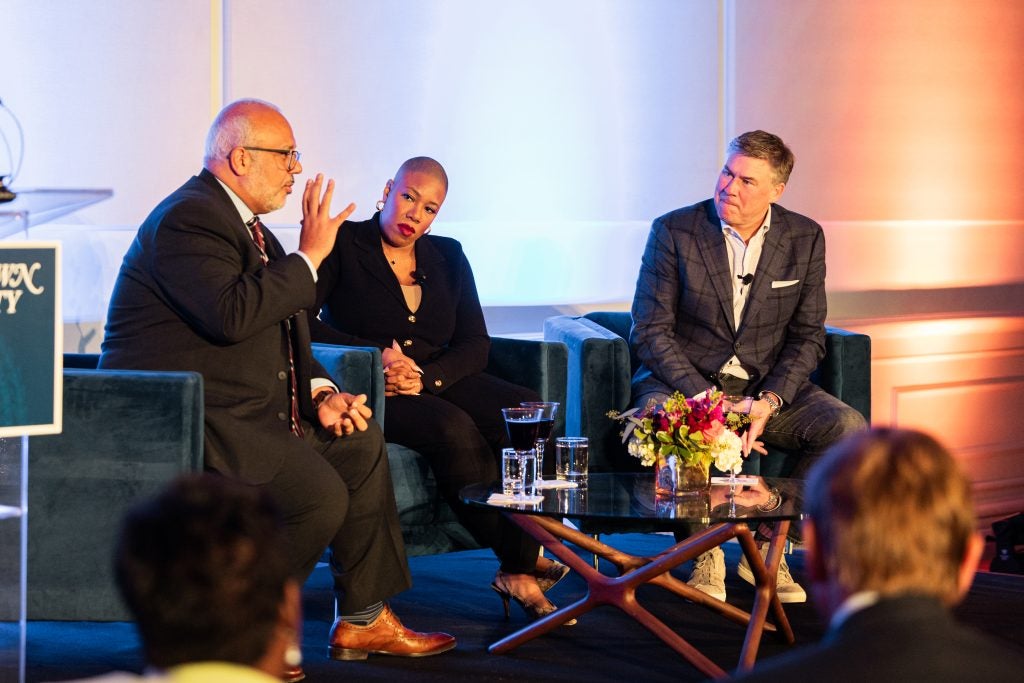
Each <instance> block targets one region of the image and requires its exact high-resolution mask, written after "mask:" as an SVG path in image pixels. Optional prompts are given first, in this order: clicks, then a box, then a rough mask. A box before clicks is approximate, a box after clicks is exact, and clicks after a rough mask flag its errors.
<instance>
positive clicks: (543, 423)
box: [519, 401, 559, 479]
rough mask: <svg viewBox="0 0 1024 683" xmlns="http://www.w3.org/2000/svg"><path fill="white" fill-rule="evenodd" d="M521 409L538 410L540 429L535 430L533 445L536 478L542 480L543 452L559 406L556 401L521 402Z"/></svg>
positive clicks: (553, 426)
mask: <svg viewBox="0 0 1024 683" xmlns="http://www.w3.org/2000/svg"><path fill="white" fill-rule="evenodd" d="M519 405H520V406H522V407H523V408H540V411H541V413H540V429H538V430H537V440H536V442H534V445H535V446H536V448H537V477H538V478H540V479H543V478H544V450H545V446H546V445H547V442H548V440H549V439H550V438H551V432H552V431H553V430H554V428H555V416H556V415H558V406H559V404H558V403H557V402H556V401H523V402H522V403H520V404H519Z"/></svg>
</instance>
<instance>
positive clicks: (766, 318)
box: [630, 199, 826, 403]
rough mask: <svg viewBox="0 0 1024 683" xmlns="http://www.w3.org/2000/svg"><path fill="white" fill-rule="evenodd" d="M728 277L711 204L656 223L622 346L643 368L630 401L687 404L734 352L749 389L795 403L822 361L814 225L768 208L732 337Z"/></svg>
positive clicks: (820, 254)
mask: <svg viewBox="0 0 1024 683" xmlns="http://www.w3.org/2000/svg"><path fill="white" fill-rule="evenodd" d="M734 277H735V275H734V274H733V272H732V269H731V267H730V265H729V258H728V252H727V251H726V246H725V239H724V237H723V236H722V226H721V222H720V220H719V218H718V213H717V212H716V211H715V205H714V202H713V201H712V200H710V199H708V200H707V201H704V202H701V203H700V204H694V205H693V206H688V207H685V208H682V209H677V210H675V211H672V212H670V213H667V214H665V215H664V216H661V217H660V218H657V219H655V221H654V223H653V225H652V226H651V233H650V236H649V238H648V240H647V246H646V248H645V250H644V255H643V259H642V261H641V265H640V275H639V277H638V279H637V285H636V296H635V298H634V300H633V330H632V333H631V335H630V343H631V345H632V346H633V348H634V349H635V350H636V354H637V357H638V358H639V360H640V363H641V366H640V368H638V370H637V372H636V374H635V375H634V377H633V395H634V396H640V395H643V394H646V393H649V392H654V391H657V392H661V393H665V394H669V393H672V391H675V390H678V391H682V392H683V393H684V394H686V395H687V396H692V395H694V394H696V393H698V392H700V391H703V390H704V389H706V388H707V387H708V386H709V384H711V382H710V375H711V374H712V373H715V372H717V371H718V370H719V369H720V368H721V367H722V365H724V364H725V362H726V361H727V360H728V359H729V358H730V357H731V356H732V355H733V354H734V353H735V354H736V355H737V356H738V357H739V359H740V361H741V362H742V363H743V364H744V365H745V366H747V367H748V368H749V369H751V370H753V372H754V373H756V374H755V375H754V376H755V377H756V381H755V383H754V386H755V387H756V390H770V391H773V392H775V393H776V394H778V395H779V396H781V397H782V399H783V400H784V401H786V402H787V403H789V402H791V401H792V400H793V398H794V396H796V394H797V391H798V390H799V389H800V387H801V386H802V385H803V384H804V383H805V382H807V381H808V378H809V377H810V374H811V371H813V370H814V369H815V368H816V367H817V365H818V362H819V361H820V360H821V358H822V357H823V356H824V354H825V346H824V344H825V312H826V301H825V236H824V233H823V232H822V230H821V226H820V225H818V224H817V223H815V222H814V221H812V220H810V219H809V218H806V217H804V216H801V215H800V214H797V213H793V212H792V211H787V210H786V209H785V208H783V207H781V206H779V205H778V204H775V205H773V206H772V219H771V225H770V227H769V230H768V234H767V235H766V237H765V242H764V248H763V250H762V252H761V259H760V261H759V263H758V266H757V271H756V272H755V273H754V281H753V283H752V284H751V290H750V295H749V298H748V299H747V303H746V306H745V308H744V310H743V319H742V320H741V321H740V325H739V329H735V328H734V325H733V307H732V296H733V286H732V283H733V278H734ZM753 393H756V391H755V392H753Z"/></svg>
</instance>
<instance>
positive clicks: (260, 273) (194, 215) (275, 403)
mask: <svg viewBox="0 0 1024 683" xmlns="http://www.w3.org/2000/svg"><path fill="white" fill-rule="evenodd" d="M266 240H267V251H268V253H269V254H270V255H271V258H272V259H273V260H272V261H271V262H270V263H269V264H267V265H264V264H263V262H262V260H261V259H260V254H259V251H258V250H257V248H256V245H255V244H254V243H253V241H252V238H251V237H250V234H249V231H248V229H247V228H246V227H245V225H244V224H243V223H242V220H241V218H240V217H239V215H238V211H237V210H236V209H235V207H234V205H233V204H232V203H231V199H230V198H229V197H228V194H227V193H226V192H225V191H224V189H223V188H222V187H221V186H220V184H219V183H218V182H217V179H216V178H215V177H214V176H213V174H211V173H209V172H208V171H206V170H203V171H202V172H201V173H200V174H199V175H198V176H195V177H193V178H192V179H190V180H189V181H188V182H186V183H185V184H184V185H182V186H181V187H180V188H178V189H177V190H175V191H174V193H172V194H171V195H170V196H169V197H167V198H166V199H164V200H163V201H162V202H161V203H160V204H159V205H158V206H157V207H156V208H155V209H154V210H153V212H152V213H150V215H149V217H148V218H146V220H145V222H144V223H143V224H142V227H140V228H139V232H138V235H137V236H136V238H135V240H134V241H133V242H132V245H131V247H130V248H129V249H128V253H127V254H126V255H125V257H124V262H123V263H122V265H121V270H120V272H119V273H118V276H117V282H116V284H115V286H114V292H113V295H112V297H111V300H110V309H109V312H108V314H107V323H106V332H105V337H104V340H103V353H102V355H101V357H100V367H104V368H132V369H148V370H193V371H197V372H200V373H202V375H203V388H204V398H205V419H206V430H205V433H206V439H205V445H204V456H205V460H206V465H207V466H208V467H211V468H213V469H216V470H218V471H222V472H225V473H230V474H232V475H234V476H236V477H238V478H240V479H242V480H245V481H248V482H250V483H254V484H258V483H264V482H266V481H268V480H270V479H271V478H272V477H273V476H274V474H275V473H276V472H277V469H278V465H279V463H280V462H281V461H282V459H283V458H285V457H287V456H288V453H289V452H290V450H291V449H292V448H305V446H304V445H303V444H302V442H301V441H300V440H299V439H296V438H295V437H294V436H293V435H292V434H291V433H290V432H289V430H288V424H289V412H290V397H289V393H288V385H289V383H290V382H289V374H288V345H287V337H286V333H285V325H284V323H283V321H284V320H286V319H287V318H288V317H289V316H294V318H293V320H294V321H295V324H294V325H293V330H294V336H293V342H294V344H293V346H294V349H295V362H296V370H297V376H298V384H299V392H298V393H299V398H300V407H301V413H302V416H303V418H304V419H306V420H307V421H313V420H315V414H314V411H313V406H312V402H311V400H310V384H309V381H310V379H311V377H314V376H316V377H326V376H327V373H326V372H325V371H324V369H323V368H322V367H320V366H319V364H317V363H315V361H314V360H313V358H312V352H311V349H310V345H309V329H308V326H307V324H306V316H305V312H304V310H303V309H306V308H309V307H311V306H312V305H313V304H314V301H315V299H316V286H315V284H314V282H313V277H312V274H311V273H310V272H309V267H308V266H307V264H306V262H305V261H304V260H303V259H302V257H301V256H299V255H297V254H290V255H284V251H283V249H282V248H281V245H280V243H279V242H278V241H277V239H276V238H275V237H274V236H273V235H272V234H271V233H270V231H269V230H267V231H266ZM296 314H300V315H296ZM139 427H140V429H141V430H142V434H141V438H145V425H139Z"/></svg>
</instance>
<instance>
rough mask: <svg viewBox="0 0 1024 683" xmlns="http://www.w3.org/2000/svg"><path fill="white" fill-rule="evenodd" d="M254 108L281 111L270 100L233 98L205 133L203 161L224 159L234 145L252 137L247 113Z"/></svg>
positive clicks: (238, 144)
mask: <svg viewBox="0 0 1024 683" xmlns="http://www.w3.org/2000/svg"><path fill="white" fill-rule="evenodd" d="M255 108H260V109H272V110H274V111H276V112H278V113H280V112H281V110H280V109H278V108H277V107H276V106H275V105H273V104H271V103H270V102H265V101H263V100H258V99H255V98H248V99H242V100H235V101H234V102H232V103H231V104H229V105H227V106H226V107H224V108H223V109H221V110H220V113H219V114H217V118H215V119H214V120H213V123H212V124H211V125H210V132H209V133H207V135H206V154H205V156H204V157H203V159H204V163H206V164H209V162H210V161H212V160H214V159H224V158H226V157H227V156H228V154H229V153H230V152H231V150H233V149H234V148H235V147H238V146H240V145H244V144H246V143H247V142H249V141H250V140H251V139H252V132H253V127H252V121H251V119H250V118H249V116H248V114H249V112H250V111H252V110H253V109H255Z"/></svg>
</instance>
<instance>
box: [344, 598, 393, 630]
mask: <svg viewBox="0 0 1024 683" xmlns="http://www.w3.org/2000/svg"><path fill="white" fill-rule="evenodd" d="M383 611H384V603H383V602H375V603H373V604H372V605H370V606H369V607H365V608H364V609H361V610H359V611H358V612H352V613H351V614H342V615H341V620H342V621H345V622H348V623H349V624H355V625H356V626H366V625H368V624H372V623H373V622H374V621H376V620H377V617H379V616H380V613H381V612H383Z"/></svg>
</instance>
